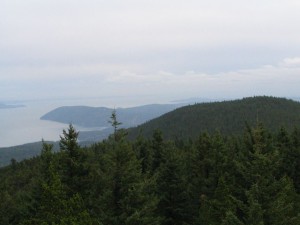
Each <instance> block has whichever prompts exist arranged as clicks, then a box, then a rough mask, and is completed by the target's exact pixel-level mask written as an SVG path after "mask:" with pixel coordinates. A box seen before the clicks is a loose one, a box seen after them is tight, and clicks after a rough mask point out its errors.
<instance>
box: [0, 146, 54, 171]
mask: <svg viewBox="0 0 300 225" xmlns="http://www.w3.org/2000/svg"><path fill="white" fill-rule="evenodd" d="M47 143H49V144H50V143H51V144H53V145H54V146H53V147H54V150H55V151H57V150H58V149H59V144H58V142H47ZM42 146H43V143H42V142H41V141H40V142H35V143H28V144H24V145H18V146H13V147H3V148H0V167H3V166H7V165H9V164H10V161H11V159H14V160H16V161H17V162H19V161H21V160H23V159H27V158H32V157H34V156H37V155H40V153H41V151H42Z"/></svg>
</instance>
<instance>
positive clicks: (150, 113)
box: [41, 104, 184, 128]
mask: <svg viewBox="0 0 300 225" xmlns="http://www.w3.org/2000/svg"><path fill="white" fill-rule="evenodd" d="M183 105H184V104H151V105H144V106H137V107H131V108H117V109H116V114H117V119H118V121H119V122H121V123H122V126H121V127H123V128H128V127H132V126H137V125H139V124H141V123H144V122H146V121H148V120H151V119H153V118H156V117H158V116H161V115H163V114H164V113H167V112H170V111H172V110H174V109H176V108H179V107H181V106H183ZM113 110H114V109H112V108H106V107H89V106H63V107H59V108H56V109H54V110H52V111H50V112H48V113H46V114H45V115H43V116H42V117H41V120H50V121H55V122H60V123H66V124H69V123H72V124H74V125H79V126H81V127H86V128H93V127H94V128H97V127H98V128H100V127H102V128H103V127H110V124H109V122H108V121H109V120H110V116H111V114H112V112H113Z"/></svg>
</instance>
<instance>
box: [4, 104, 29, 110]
mask: <svg viewBox="0 0 300 225" xmlns="http://www.w3.org/2000/svg"><path fill="white" fill-rule="evenodd" d="M21 107H26V105H7V104H2V103H0V109H13V108H21Z"/></svg>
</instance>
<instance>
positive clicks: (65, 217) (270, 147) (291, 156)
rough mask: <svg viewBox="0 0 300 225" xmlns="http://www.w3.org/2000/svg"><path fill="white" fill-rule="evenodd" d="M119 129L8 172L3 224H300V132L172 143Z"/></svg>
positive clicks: (69, 139) (2, 189)
mask: <svg viewBox="0 0 300 225" xmlns="http://www.w3.org/2000/svg"><path fill="white" fill-rule="evenodd" d="M111 119H112V122H113V125H115V128H116V129H115V133H114V135H112V136H111V137H110V138H108V139H107V140H104V141H102V142H100V143H96V144H94V145H92V146H90V147H86V148H82V147H80V146H79V145H78V143H77V137H78V133H77V132H76V130H75V129H74V127H72V126H71V125H70V127H69V129H68V130H66V131H63V134H62V136H61V141H60V148H61V151H59V152H55V151H53V146H52V145H51V144H49V143H44V144H43V148H42V151H41V155H40V156H39V157H35V158H32V159H30V160H24V161H21V162H17V161H16V160H12V161H11V165H9V166H6V167H3V168H1V169H0V181H1V182H0V198H1V201H0V225H2V224H5V225H7V224H23V225H25V224H26V225H27V224H42V225H48V224H49V225H67V224H88V225H89V224H91V225H94V224H98V225H104V224H105V225H120V224H124V225H187V224H189V225H285V224H289V225H298V224H300V214H299V212H300V204H299V202H300V195H299V183H300V181H299V177H300V175H299V170H300V169H299V165H300V159H299V158H300V154H299V149H300V132H299V130H298V129H294V130H292V131H290V130H289V129H287V128H284V127H282V128H279V129H278V130H272V132H270V130H268V129H267V128H266V127H265V126H263V125H262V124H261V123H257V124H255V126H253V127H252V126H248V127H246V129H244V130H245V131H244V133H241V134H240V135H232V136H227V135H224V134H222V133H221V132H214V133H209V132H204V133H198V135H197V138H196V139H190V140H187V139H181V138H179V137H177V138H176V139H175V140H174V141H171V140H168V141H166V139H165V138H163V137H164V134H163V133H162V132H161V131H159V130H157V131H155V132H154V133H153V135H152V137H151V138H149V139H147V138H144V137H142V136H139V138H137V139H136V140H135V141H128V140H127V139H126V138H125V137H126V133H124V132H123V131H122V130H119V129H118V123H119V122H118V121H117V118H116V117H114V118H111Z"/></svg>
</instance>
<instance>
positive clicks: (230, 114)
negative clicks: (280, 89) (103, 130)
mask: <svg viewBox="0 0 300 225" xmlns="http://www.w3.org/2000/svg"><path fill="white" fill-rule="evenodd" d="M257 122H262V123H263V124H264V125H265V126H266V127H267V128H268V129H270V130H274V129H277V128H279V127H281V126H284V127H286V128H287V129H291V128H293V127H294V126H299V125H300V103H299V102H295V101H293V100H288V99H285V98H275V97H266V96H262V97H251V98H244V99H241V100H234V101H224V102H214V103H200V104H195V105H189V106H185V107H182V108H178V109H176V110H174V111H172V112H169V113H167V114H165V115H163V116H161V117H159V118H156V119H153V120H151V121H149V122H146V123H144V124H142V125H140V126H138V127H135V128H132V129H130V130H129V138H135V137H136V136H137V135H138V134H139V133H140V132H142V134H143V135H144V136H146V137H149V136H151V135H152V133H153V131H154V130H156V129H159V130H161V131H162V132H163V134H164V136H165V137H166V138H174V137H183V138H196V137H197V136H198V135H199V133H200V132H204V131H207V132H214V131H216V130H217V131H220V132H221V133H224V134H238V133H241V132H242V131H243V130H244V129H245V124H246V123H248V124H249V125H250V126H255V124H256V123H257Z"/></svg>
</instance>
